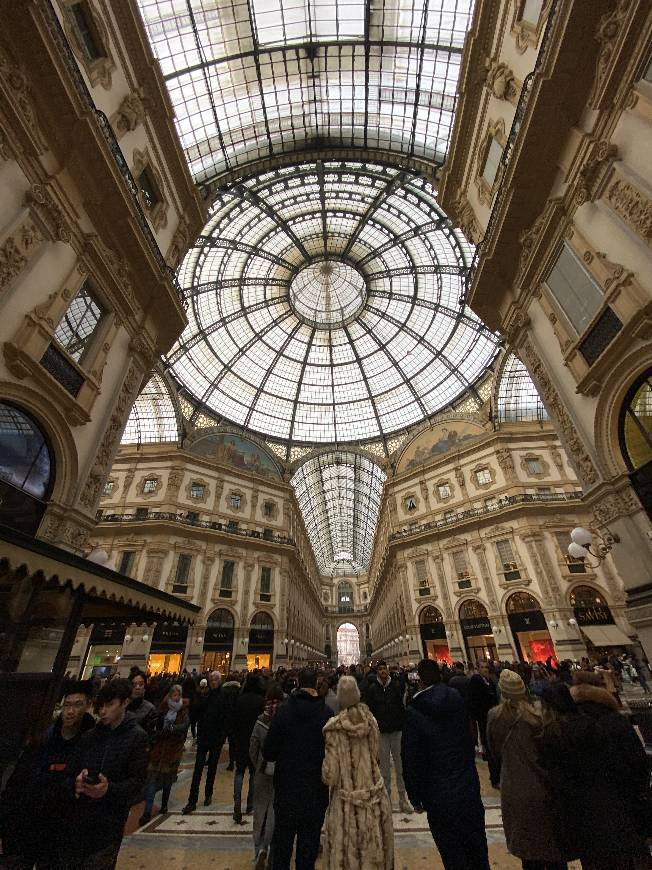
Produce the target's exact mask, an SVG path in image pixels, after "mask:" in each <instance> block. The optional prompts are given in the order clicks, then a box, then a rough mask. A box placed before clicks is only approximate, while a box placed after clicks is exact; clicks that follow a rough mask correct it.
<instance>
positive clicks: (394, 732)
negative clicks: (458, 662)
mask: <svg viewBox="0 0 652 870" xmlns="http://www.w3.org/2000/svg"><path fill="white" fill-rule="evenodd" d="M363 700H364V702H365V704H366V705H367V707H369V709H370V710H371V712H372V713H373V715H374V717H375V719H376V721H377V722H378V728H379V730H380V769H381V771H382V774H383V780H384V782H385V788H386V789H387V794H388V795H389V799H390V801H391V799H392V766H391V761H390V755H391V759H392V760H393V761H394V770H395V771H396V788H397V791H398V797H399V808H400V810H401V812H403V813H411V812H412V807H411V806H410V804H409V802H408V799H407V797H406V794H405V783H404V781H403V767H402V762H401V731H402V730H403V723H404V722H405V689H404V688H403V687H402V686H401V684H400V682H399V680H398V679H393V678H392V677H391V676H390V674H389V670H388V668H387V665H386V663H385V662H379V663H378V666H377V669H376V679H375V680H373V681H371V682H370V683H368V685H367V688H366V690H365V693H364V696H363Z"/></svg>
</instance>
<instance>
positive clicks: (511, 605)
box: [506, 592, 541, 613]
mask: <svg viewBox="0 0 652 870" xmlns="http://www.w3.org/2000/svg"><path fill="white" fill-rule="evenodd" d="M506 609H507V613H528V612H529V611H532V610H541V606H540V604H539V602H538V601H537V600H536V598H534V597H533V596H532V595H530V593H529V592H515V593H514V594H513V595H510V596H509V598H508V599H507V607H506Z"/></svg>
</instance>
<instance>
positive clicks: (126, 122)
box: [111, 89, 148, 139]
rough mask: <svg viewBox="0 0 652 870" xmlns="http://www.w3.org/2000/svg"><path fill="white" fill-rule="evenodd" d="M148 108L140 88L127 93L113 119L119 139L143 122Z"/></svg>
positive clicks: (112, 122) (112, 123) (113, 125)
mask: <svg viewBox="0 0 652 870" xmlns="http://www.w3.org/2000/svg"><path fill="white" fill-rule="evenodd" d="M147 108H148V107H147V100H146V99H144V98H143V94H142V92H141V91H140V89H138V90H135V91H132V92H131V93H130V94H127V96H126V97H125V98H124V99H123V101H122V102H121V103H120V105H119V106H118V111H117V112H116V113H115V115H114V116H113V118H112V119H111V125H112V127H113V129H114V131H115V134H116V136H117V138H118V139H120V138H121V137H122V136H124V134H125V133H128V132H129V131H130V130H135V129H136V127H137V126H138V125H139V124H142V123H143V121H144V120H145V113H146V111H147Z"/></svg>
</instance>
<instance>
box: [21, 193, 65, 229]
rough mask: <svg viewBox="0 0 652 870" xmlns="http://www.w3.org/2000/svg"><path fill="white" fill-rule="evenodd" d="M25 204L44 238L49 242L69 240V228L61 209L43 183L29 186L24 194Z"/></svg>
mask: <svg viewBox="0 0 652 870" xmlns="http://www.w3.org/2000/svg"><path fill="white" fill-rule="evenodd" d="M25 205H26V206H27V207H28V208H29V210H30V214H31V216H32V218H33V219H34V221H35V223H36V224H38V226H39V228H40V230H41V231H42V232H43V235H44V236H45V237H46V238H48V239H49V240H50V241H51V242H66V243H68V242H70V239H71V233H70V228H69V226H68V223H67V221H66V218H65V216H64V214H63V211H62V210H61V208H60V207H59V206H58V205H57V203H56V202H55V201H54V198H53V197H52V196H51V194H50V193H49V191H48V189H47V188H46V187H45V186H44V185H42V184H33V185H32V186H31V187H30V189H29V190H28V191H27V193H26V194H25Z"/></svg>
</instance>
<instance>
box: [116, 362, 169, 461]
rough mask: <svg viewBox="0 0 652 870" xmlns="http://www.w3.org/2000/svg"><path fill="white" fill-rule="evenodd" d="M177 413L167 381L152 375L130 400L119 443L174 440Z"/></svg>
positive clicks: (153, 442)
mask: <svg viewBox="0 0 652 870" xmlns="http://www.w3.org/2000/svg"><path fill="white" fill-rule="evenodd" d="M178 440H179V427H178V424H177V415H176V413H175V410H174V405H173V403H172V399H171V397H170V392H169V389H168V386H167V384H166V383H165V381H164V379H163V378H162V377H161V376H160V375H154V376H153V377H152V378H150V380H149V381H148V382H147V384H146V386H145V388H144V389H143V391H142V392H141V393H140V395H139V396H138V398H137V399H136V401H135V402H134V405H133V408H132V409H131V414H130V415H129V419H128V420H127V425H126V426H125V431H124V433H123V435H122V440H121V442H120V443H121V444H155V443H157V442H159V441H178Z"/></svg>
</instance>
